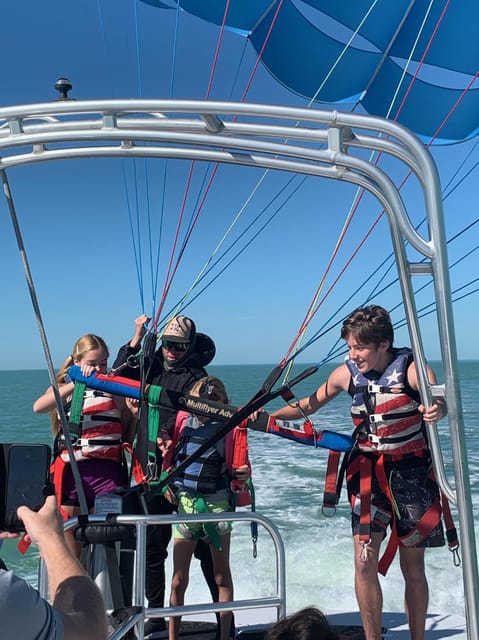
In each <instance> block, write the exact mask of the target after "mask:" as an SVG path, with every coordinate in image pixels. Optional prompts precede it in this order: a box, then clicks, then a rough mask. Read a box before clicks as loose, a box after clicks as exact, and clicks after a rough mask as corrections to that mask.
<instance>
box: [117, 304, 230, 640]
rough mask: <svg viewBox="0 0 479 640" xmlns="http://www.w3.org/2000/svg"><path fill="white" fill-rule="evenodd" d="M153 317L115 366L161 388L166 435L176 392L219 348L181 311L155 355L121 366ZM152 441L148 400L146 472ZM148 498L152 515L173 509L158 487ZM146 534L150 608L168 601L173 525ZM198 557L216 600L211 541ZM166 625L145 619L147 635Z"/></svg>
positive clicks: (141, 446) (139, 325)
mask: <svg viewBox="0 0 479 640" xmlns="http://www.w3.org/2000/svg"><path fill="white" fill-rule="evenodd" d="M150 320H151V318H149V317H148V316H147V315H146V314H143V315H141V316H139V317H138V318H136V320H135V333H134V335H133V338H132V339H131V340H130V342H129V343H127V344H126V345H124V346H123V347H121V348H120V350H119V352H118V355H117V358H116V360H115V362H114V363H113V368H114V369H116V368H119V367H122V369H121V375H122V376H126V377H130V378H134V379H142V381H143V382H144V383H145V384H153V385H156V386H160V387H161V394H160V401H159V404H160V412H159V413H160V418H159V426H158V433H160V432H161V433H163V434H164V435H167V434H171V433H172V431H173V428H174V424H175V419H176V414H177V412H178V407H177V406H175V397H177V395H178V394H185V393H188V391H189V390H190V389H191V387H192V386H193V384H194V383H195V382H196V381H197V380H199V379H200V378H203V377H204V376H206V375H207V372H206V370H205V369H204V367H205V366H206V365H208V364H209V363H210V362H211V361H212V360H213V358H214V356H215V352H216V349H215V345H214V342H213V340H212V339H211V338H210V337H209V336H207V335H205V334H203V333H198V332H197V331H196V327H195V323H194V322H193V320H191V318H187V317H186V316H183V315H178V316H175V317H173V318H171V320H169V321H168V322H167V324H166V327H165V329H164V331H163V334H162V337H161V346H160V347H159V348H158V349H157V350H156V351H155V353H154V355H153V357H152V358H149V357H148V355H147V354H145V355H144V356H143V358H142V361H141V370H140V367H138V368H134V367H130V366H122V365H124V364H125V363H126V362H127V361H131V360H128V359H129V358H131V356H136V354H138V352H139V351H140V348H141V343H142V340H143V338H144V337H145V335H146V325H147V324H148V323H149V321H150ZM148 445H149V446H150V447H151V435H149V428H148V407H147V406H146V403H145V404H143V406H140V408H139V414H138V424H137V447H136V453H137V456H138V457H139V459H140V462H141V463H142V468H143V469H144V471H145V475H146V474H147V473H148V465H147V455H148ZM155 445H156V440H155ZM161 464H162V456H161V452H160V450H159V449H158V447H156V467H157V469H158V470H160V469H161ZM158 473H159V471H158ZM145 497H146V500H147V504H148V511H149V513H150V514H155V515H157V514H165V513H172V512H173V511H174V510H175V509H176V507H175V506H173V505H172V504H171V503H170V502H168V500H167V499H166V498H165V497H164V496H163V494H161V493H158V492H155V490H154V486H153V487H152V490H151V491H149V492H148V493H147V494H146V496H145ZM147 535H148V537H147V552H146V597H147V600H148V606H149V607H150V608H160V607H163V606H164V599H165V560H166V557H167V555H168V552H167V546H168V543H169V542H170V540H171V526H170V525H155V526H150V527H148V534H147ZM195 556H196V557H197V558H198V559H199V560H200V562H201V569H202V571H203V575H204V576H205V579H206V582H207V583H208V587H209V590H210V592H211V596H212V598H213V600H214V601H217V599H218V587H217V585H216V582H215V579H214V571H213V561H212V558H211V552H210V548H209V545H207V544H204V543H202V542H199V543H198V545H197V547H196V550H195ZM165 629H166V625H165V622H164V620H163V619H151V620H149V621H147V623H146V624H145V635H146V634H147V633H150V632H160V631H164V630H165ZM217 637H219V633H217Z"/></svg>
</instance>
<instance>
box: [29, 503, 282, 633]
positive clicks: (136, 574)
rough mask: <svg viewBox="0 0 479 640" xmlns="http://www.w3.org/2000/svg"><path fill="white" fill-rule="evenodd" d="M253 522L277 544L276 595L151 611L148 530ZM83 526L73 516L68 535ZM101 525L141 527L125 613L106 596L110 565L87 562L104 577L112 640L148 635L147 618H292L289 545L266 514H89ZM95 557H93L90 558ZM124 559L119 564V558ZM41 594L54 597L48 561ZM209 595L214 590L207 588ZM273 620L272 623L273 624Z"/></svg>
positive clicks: (95, 524) (41, 578)
mask: <svg viewBox="0 0 479 640" xmlns="http://www.w3.org/2000/svg"><path fill="white" fill-rule="evenodd" d="M220 521H221V522H224V521H227V522H241V521H243V522H250V523H256V524H257V525H261V526H262V527H263V529H265V530H266V531H267V532H268V534H269V537H270V538H271V540H272V543H273V547H274V556H275V569H276V570H275V590H274V593H273V595H272V596H264V597H255V598H250V599H246V600H233V601H231V602H221V603H218V602H213V603H212V602H205V603H199V604H190V605H184V606H181V607H163V608H151V607H147V606H145V579H146V544H147V528H148V527H149V526H151V525H172V524H176V523H179V522H192V523H194V522H205V523H208V522H220ZM78 524H79V522H78V519H77V518H71V519H70V520H67V521H66V522H65V531H68V530H70V529H73V528H75V527H77V526H78ZM89 525H91V526H92V527H101V526H102V525H105V526H110V527H111V525H114V526H115V527H119V528H121V527H122V526H123V527H131V528H134V529H135V541H136V542H135V547H134V554H133V555H134V559H133V571H132V576H131V579H132V584H131V602H128V603H125V607H124V611H123V612H122V611H117V610H115V611H113V610H112V608H111V607H109V602H108V601H109V598H110V597H111V594H108V593H105V591H104V586H105V585H107V586H108V585H109V584H110V580H109V577H108V576H105V573H108V571H109V569H108V563H106V562H105V561H103V562H102V560H101V559H100V562H99V563H98V562H97V563H96V564H95V563H93V562H90V561H89V562H88V563H87V571H88V573H89V575H90V576H91V577H92V578H93V579H96V578H97V574H98V573H99V572H101V573H103V576H102V579H101V580H100V582H98V581H97V584H98V586H99V587H100V590H102V592H103V595H104V597H105V600H106V603H107V612H108V614H109V619H110V622H111V625H110V626H111V627H113V628H112V631H111V632H110V634H109V636H108V639H109V640H120V638H123V637H125V635H126V634H127V633H128V632H129V631H130V630H131V629H133V628H134V629H135V634H136V636H137V637H138V638H140V639H141V638H143V637H144V623H145V620H146V619H147V618H150V619H155V618H163V617H165V616H166V617H170V616H197V617H198V616H201V617H204V615H205V614H214V613H216V612H220V611H233V612H237V611H252V610H258V609H267V610H268V611H269V612H270V611H271V610H275V611H276V619H279V618H281V617H283V616H284V615H286V560H285V551H284V544H283V540H282V538H281V534H280V532H279V530H278V528H277V527H276V525H275V524H274V523H273V522H272V521H271V520H270V519H269V518H267V517H266V516H263V515H261V514H258V513H255V512H251V511H237V512H231V513H230V512H224V513H219V514H214V513H208V514H203V513H202V514H194V515H184V514H183V515H181V516H180V515H178V514H176V513H173V514H170V515H113V516H111V515H108V516H104V515H103V516H98V515H90V516H88V524H87V527H88V526H89ZM82 528H83V529H84V528H85V521H84V520H83V521H82ZM102 547H103V543H97V544H92V545H90V549H91V550H93V553H94V552H95V550H96V549H101V548H102ZM90 558H91V556H90ZM118 561H119V560H118ZM38 582H39V591H40V593H41V594H42V595H43V596H44V597H48V580H47V575H46V570H45V566H44V564H43V562H41V563H40V570H39V581H38ZM207 592H208V595H209V591H208V590H207ZM268 621H271V620H268Z"/></svg>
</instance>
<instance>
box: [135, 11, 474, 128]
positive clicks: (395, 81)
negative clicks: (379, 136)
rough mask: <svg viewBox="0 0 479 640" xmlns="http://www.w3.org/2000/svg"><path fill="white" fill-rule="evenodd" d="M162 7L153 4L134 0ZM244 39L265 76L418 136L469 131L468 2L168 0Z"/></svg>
mask: <svg viewBox="0 0 479 640" xmlns="http://www.w3.org/2000/svg"><path fill="white" fill-rule="evenodd" d="M142 1H143V2H145V3H147V4H150V5H153V6H157V7H158V8H171V4H170V6H169V7H168V6H167V4H166V3H165V2H164V1H162V0H142ZM177 2H179V5H180V7H181V9H183V10H185V11H187V12H189V13H191V14H194V15H196V16H198V17H199V18H202V19H204V20H207V21H209V22H212V23H214V24H217V25H221V24H222V23H223V20H224V14H225V9H226V8H227V9H228V11H227V14H226V21H225V26H226V27H227V28H229V29H231V30H234V31H236V32H238V33H239V34H242V35H244V36H245V37H247V38H248V39H249V41H250V43H251V45H252V46H253V48H254V49H255V51H256V53H257V54H258V55H261V61H262V63H263V64H264V66H265V67H266V69H267V70H268V71H269V72H270V73H271V75H272V76H273V77H274V78H276V80H277V81H278V82H280V83H281V84H282V85H284V86H285V87H287V88H288V89H289V90H291V91H293V92H295V93H296V94H299V95H301V96H304V97H305V98H306V99H308V100H313V101H315V102H324V103H332V102H333V103H336V102H342V103H344V102H352V103H356V102H357V101H359V102H360V104H361V105H362V107H363V108H364V109H365V110H366V111H367V112H368V113H370V114H373V115H378V116H383V117H388V118H390V119H394V120H398V121H399V122H401V123H402V124H404V125H406V126H407V127H409V128H410V129H412V130H413V131H415V132H416V133H418V134H420V135H424V136H427V137H438V138H440V139H448V140H462V139H464V138H467V137H470V136H472V135H474V134H475V133H477V131H478V130H479V80H478V79H477V74H478V73H479V37H478V35H477V25H478V24H479V2H478V0H394V2H391V0H229V3H228V0H208V2H205V0H177Z"/></svg>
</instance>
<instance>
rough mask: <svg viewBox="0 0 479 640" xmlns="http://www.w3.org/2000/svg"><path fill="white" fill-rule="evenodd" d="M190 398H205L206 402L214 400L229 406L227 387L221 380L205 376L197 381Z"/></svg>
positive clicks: (190, 392)
mask: <svg viewBox="0 0 479 640" xmlns="http://www.w3.org/2000/svg"><path fill="white" fill-rule="evenodd" d="M189 395H190V396H196V397H197V398H205V400H213V401H215V402H222V403H223V404H228V402H229V399H228V392H227V391H226V387H225V385H224V384H223V383H222V382H221V380H220V379H219V378H215V377H214V376H205V377H204V378H200V380H197V381H196V382H195V384H194V385H193V386H192V387H191V389H190V391H189Z"/></svg>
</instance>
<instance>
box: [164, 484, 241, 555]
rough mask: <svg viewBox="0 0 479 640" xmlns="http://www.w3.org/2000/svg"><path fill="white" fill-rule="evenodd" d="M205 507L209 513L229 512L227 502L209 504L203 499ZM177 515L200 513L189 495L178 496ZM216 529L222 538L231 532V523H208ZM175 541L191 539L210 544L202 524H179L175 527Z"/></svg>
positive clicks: (229, 507)
mask: <svg viewBox="0 0 479 640" xmlns="http://www.w3.org/2000/svg"><path fill="white" fill-rule="evenodd" d="M205 503H206V506H207V507H208V512H209V513H224V512H225V511H231V505H230V502H229V500H219V501H218V502H210V501H209V500H208V499H207V498H205ZM178 513H179V514H184V513H185V514H192V513H201V512H200V511H198V507H197V500H196V498H194V497H193V496H191V495H190V494H189V493H183V492H182V493H180V494H179V496H178ZM210 524H211V525H213V526H214V527H215V529H216V532H217V534H218V535H219V536H224V535H226V534H227V533H230V532H231V529H232V526H231V522H216V523H214V522H212V523H210ZM174 536H175V539H191V540H202V541H203V542H206V543H210V538H209V535H208V532H207V531H206V529H205V525H204V523H202V522H189V523H184V522H181V523H179V524H177V525H175V534H174Z"/></svg>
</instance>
